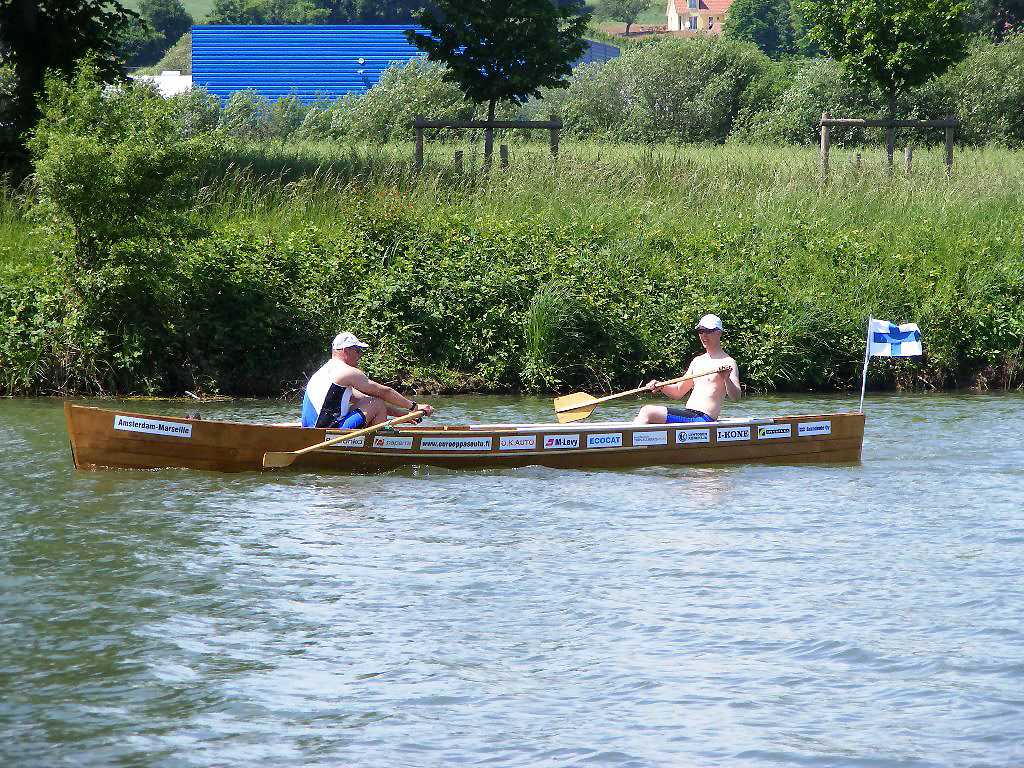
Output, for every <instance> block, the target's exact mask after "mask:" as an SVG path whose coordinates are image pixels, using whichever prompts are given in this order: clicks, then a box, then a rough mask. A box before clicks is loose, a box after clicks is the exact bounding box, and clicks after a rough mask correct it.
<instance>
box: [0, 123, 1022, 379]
mask: <svg viewBox="0 0 1024 768" xmlns="http://www.w3.org/2000/svg"><path fill="white" fill-rule="evenodd" d="M510 143H511V142H510ZM457 148H459V147H456V146H454V145H451V144H446V145H438V144H428V152H427V164H426V168H425V170H424V173H423V174H421V175H420V176H419V177H416V176H414V175H413V173H412V167H411V166H412V147H411V145H387V146H383V147H364V148H358V147H357V148H351V147H348V146H339V145H336V144H326V143H324V144H320V143H310V144H289V145H268V144H263V145H255V144H249V145H236V146H234V147H233V148H232V149H231V150H230V151H229V152H228V153H227V154H225V155H223V156H222V159H221V160H220V161H219V165H217V166H216V167H215V168H214V169H212V170H210V171H208V172H207V173H206V174H205V176H204V178H203V181H202V183H201V185H200V187H201V188H200V189H197V190H196V194H197V196H198V200H199V202H200V204H199V205H198V206H197V211H196V213H195V216H194V223H195V227H194V231H193V232H191V233H190V235H189V236H188V237H182V236H180V235H174V236H153V237H148V238H134V239H131V240H127V241H125V242H122V243H119V244H118V245H117V246H116V248H115V253H114V254H113V257H112V258H111V259H110V260H109V263H108V264H107V265H106V266H104V267H103V268H102V269H100V270H96V271H92V272H88V273H82V272H76V271H75V270H68V269H66V268H64V267H63V266H62V265H64V264H66V263H67V262H66V261H65V260H64V257H62V256H59V255H58V257H57V259H56V261H53V260H52V257H51V256H50V253H51V252H53V251H56V252H57V253H58V254H61V253H63V252H64V251H65V250H66V246H64V244H63V240H62V239H61V238H60V237H59V236H58V235H57V234H56V233H54V232H48V231H46V230H44V229H42V228H41V225H40V223H39V222H38V221H37V222H30V221H29V220H28V219H27V218H26V216H25V215H24V210H23V204H22V203H21V202H19V201H18V199H17V198H12V197H6V198H4V203H3V208H2V210H0V235H2V238H3V240H2V241H3V243H4V245H3V246H2V247H0V269H2V270H4V272H3V274H4V277H3V284H2V286H0V289H2V292H0V318H2V319H3V322H4V324H5V326H6V328H7V330H8V332H7V333H6V337H5V339H4V340H3V341H0V369H2V370H3V371H4V380H3V381H0V389H2V390H3V391H4V392H7V393H10V392H15V393H41V392H54V391H100V390H102V391H108V392H113V391H117V392H152V393H178V392H182V391H184V390H190V391H197V390H203V391H208V392H210V391H219V392H223V393H229V394H275V393H280V392H283V391H288V390H293V389H295V388H297V387H298V386H300V384H301V381H302V379H303V376H304V375H305V373H306V372H308V371H309V370H311V366H313V365H314V364H315V363H317V362H318V361H319V360H320V359H321V358H322V357H323V355H324V353H325V352H324V347H325V345H326V341H327V339H328V338H329V337H330V336H332V335H333V334H334V333H335V332H336V331H337V330H338V329H340V328H343V327H347V328H351V329H352V330H355V331H356V332H358V333H360V335H363V334H365V335H367V336H369V337H370V338H371V339H372V340H373V341H374V342H375V348H374V352H373V356H372V358H369V359H368V361H367V362H368V363H369V365H370V366H371V368H372V369H373V371H374V373H375V374H377V375H378V376H380V377H381V378H382V379H385V380H392V381H396V382H399V383H401V384H403V385H404V386H418V387H420V388H423V389H442V390H448V391H452V390H465V389H475V390H508V389H522V388H527V389H565V388H567V387H570V386H577V385H585V386H588V387H592V388H594V389H601V388H608V387H618V386H623V385H628V386H632V385H634V384H635V383H636V381H637V380H638V379H640V378H643V377H645V376H654V375H668V374H671V373H674V372H677V371H679V370H681V369H682V368H683V367H684V366H685V363H686V361H687V360H688V358H689V357H690V356H691V355H692V354H694V353H695V352H696V351H697V345H696V339H695V338H694V337H693V334H692V332H691V330H690V328H691V327H692V323H693V321H694V319H695V318H696V317H697V316H699V315H700V314H702V313H703V312H705V311H715V312H718V313H719V314H721V315H722V316H723V318H724V319H725V321H726V324H727V326H728V330H729V333H728V335H727V337H726V346H727V348H728V349H729V350H730V351H731V352H732V353H733V354H734V355H735V356H736V357H737V359H738V360H739V362H740V365H741V368H742V373H743V375H744V378H745V380H746V382H747V383H748V384H749V385H750V386H752V387H754V388H757V389H759V390H773V389H796V390H805V389H814V390H819V389H842V388H850V387H853V386H855V384H856V381H857V377H858V375H859V368H860V363H861V359H862V355H863V340H862V339H863V327H864V322H865V318H866V315H867V314H868V313H869V312H871V313H873V314H874V315H875V316H879V317H885V318H887V319H892V320H896V321H907V320H914V321H917V322H918V323H919V324H920V325H921V327H922V331H923V333H924V337H925V348H926V351H927V353H928V354H927V356H926V357H925V358H924V359H922V360H916V361H912V362H895V363H889V364H884V365H877V366H874V367H873V369H872V376H873V378H874V381H873V383H874V385H876V386H882V387H891V386H902V387H910V386H937V387H943V386H946V387H951V386H992V387H1015V386H1019V385H1020V383H1021V381H1022V373H1021V368H1020V363H1019V362H1018V361H1019V360H1020V359H1021V358H1022V357H1024V310H1022V305H1024V271H1022V269H1024V268H1022V264H1024V258H1022V257H1024V227H1022V224H1021V221H1022V217H1021V213H1022V211H1021V204H1020V202H1019V201H1020V200H1021V199H1024V173H1022V171H1024V155H1021V154H1020V153H1017V152H1010V151H1005V150H998V149H979V150H964V151H958V152H957V155H956V167H955V168H954V171H953V174H952V175H951V176H950V177H948V178H947V176H946V173H945V170H944V167H943V165H942V156H941V152H940V151H939V150H931V151H925V150H921V149H919V150H917V151H916V152H915V155H914V168H913V173H912V175H911V176H910V177H909V178H905V177H904V176H903V174H902V173H901V172H898V173H897V174H896V175H895V177H894V178H893V179H891V180H890V179H888V178H887V176H886V174H885V172H884V169H883V166H882V161H883V159H884V158H883V157H882V155H881V153H880V152H878V151H877V150H865V151H864V155H863V157H862V161H861V164H860V166H859V167H855V166H854V164H853V162H852V158H853V152H851V151H839V152H834V153H833V156H832V167H833V172H832V175H831V177H830V179H829V181H828V183H827V184H822V183H821V182H820V180H819V178H818V171H817V163H818V157H817V152H816V151H814V150H809V149H800V148H793V147H786V148H781V149H776V148H767V147H752V146H732V145H727V146H724V147H723V146H706V147H704V146H701V147H682V148H655V149H651V148H646V147H632V146H623V145H617V146H608V145H600V144H594V143H583V144H572V143H568V144H563V146H562V149H561V156H560V158H559V160H558V162H557V163H552V161H551V160H550V158H549V157H548V155H547V150H546V147H545V146H544V145H541V144H527V145H523V144H513V146H512V167H511V168H509V169H508V170H505V171H500V170H498V169H495V171H494V172H492V173H491V174H490V175H487V174H485V173H484V172H483V171H482V169H481V167H480V161H479V159H478V158H477V156H476V154H475V152H476V151H477V150H478V148H475V147H470V146H468V145H467V146H466V147H464V149H465V150H466V169H465V172H464V173H463V174H461V175H459V174H456V173H455V171H454V168H453V164H452V161H451V158H452V153H453V151H454V150H455V149H457ZM899 160H902V158H899Z"/></svg>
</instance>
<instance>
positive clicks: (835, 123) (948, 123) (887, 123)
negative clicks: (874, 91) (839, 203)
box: [820, 112, 960, 179]
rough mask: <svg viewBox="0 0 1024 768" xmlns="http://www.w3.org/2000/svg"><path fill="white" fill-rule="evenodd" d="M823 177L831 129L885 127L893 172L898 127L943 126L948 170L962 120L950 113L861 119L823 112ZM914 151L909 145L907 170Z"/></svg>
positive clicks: (886, 152) (887, 162) (887, 157)
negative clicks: (915, 117) (924, 117)
mask: <svg viewBox="0 0 1024 768" xmlns="http://www.w3.org/2000/svg"><path fill="white" fill-rule="evenodd" d="M820 125H821V177H822V178H823V179H824V178H826V177H827V176H828V170H829V165H828V150H829V145H830V135H829V134H830V129H831V128H837V127H847V128H885V154H886V168H887V169H888V171H889V174H890V175H891V174H892V160H893V153H894V151H895V144H896V129H897V128H942V129H944V130H945V132H946V170H947V172H948V171H951V170H953V131H954V129H956V128H959V127H960V121H959V120H957V119H956V118H955V117H953V116H952V115H950V116H949V117H946V118H943V119H942V120H861V119H854V118H839V117H829V116H828V113H827V112H822V113H821V123H820ZM911 156H912V153H911V150H910V147H907V152H906V155H905V159H906V171H907V173H910V159H911Z"/></svg>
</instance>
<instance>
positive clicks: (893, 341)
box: [860, 315, 924, 411]
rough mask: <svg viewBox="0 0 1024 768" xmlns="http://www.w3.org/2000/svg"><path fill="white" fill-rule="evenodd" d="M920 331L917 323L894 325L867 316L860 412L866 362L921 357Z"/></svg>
mask: <svg viewBox="0 0 1024 768" xmlns="http://www.w3.org/2000/svg"><path fill="white" fill-rule="evenodd" d="M923 354H924V350H923V349H922V347H921V331H920V329H919V328H918V327H917V323H904V324H903V325H896V324H895V323H890V322H889V321H888V320H876V319H875V318H873V317H871V315H868V338H867V345H866V347H865V349H864V373H863V374H862V375H861V379H860V410H861V411H863V410H864V390H865V389H866V388H867V385H868V360H870V359H871V358H872V357H916V356H917V355H923Z"/></svg>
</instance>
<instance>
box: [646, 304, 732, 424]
mask: <svg viewBox="0 0 1024 768" xmlns="http://www.w3.org/2000/svg"><path fill="white" fill-rule="evenodd" d="M696 331H697V333H698V334H700V342H701V344H703V345H704V350H705V351H704V354H703V355H699V356H698V357H695V358H693V360H692V361H691V362H690V367H689V368H687V369H686V375H687V376H695V377H697V378H693V379H690V380H689V381H680V382H679V383H678V384H666V385H664V386H659V385H658V382H657V380H654V381H649V382H648V383H647V389H648V390H650V391H651V392H662V393H664V394H665V395H666V396H667V397H670V398H672V399H673V400H679V399H681V398H682V397H683V395H685V394H686V393H687V392H689V393H690V397H689V399H688V400H687V401H686V407H685V408H666V407H665V406H663V405H645V406H644V407H643V408H641V409H640V412H639V413H638V414H637V415H636V418H635V419H634V420H633V421H634V423H636V424H687V423H691V422H701V421H705V422H706V421H717V420H718V414H719V413H721V411H722V404H723V403H724V402H725V396H726V395H728V396H729V399H730V400H732V401H733V402H734V403H737V402H739V400H740V397H742V392H741V391H740V376H739V372H738V369H737V367H736V361H735V360H733V359H732V358H731V357H729V355H727V354H726V353H725V352H724V351H723V350H722V318H720V317H719V316H718V315H704V317H702V318H701V319H700V322H698V323H697V325H696ZM712 372H713V373H712ZM702 374H708V375H702Z"/></svg>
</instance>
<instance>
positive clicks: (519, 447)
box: [498, 435, 537, 451]
mask: <svg viewBox="0 0 1024 768" xmlns="http://www.w3.org/2000/svg"><path fill="white" fill-rule="evenodd" d="M536 447H537V436H536V435H513V436H510V437H503V438H501V442H500V443H499V444H498V450H500V451H532V450H534V449H535V448H536Z"/></svg>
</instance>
